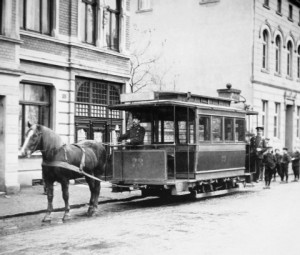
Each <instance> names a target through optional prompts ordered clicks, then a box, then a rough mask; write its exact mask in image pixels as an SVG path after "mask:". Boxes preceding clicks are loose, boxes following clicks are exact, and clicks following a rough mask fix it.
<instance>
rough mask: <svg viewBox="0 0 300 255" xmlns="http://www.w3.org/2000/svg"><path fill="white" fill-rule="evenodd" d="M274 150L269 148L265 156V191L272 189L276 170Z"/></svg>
mask: <svg viewBox="0 0 300 255" xmlns="http://www.w3.org/2000/svg"><path fill="white" fill-rule="evenodd" d="M272 149H273V147H271V146H268V147H267V151H266V152H265V153H264V155H263V162H264V164H265V187H264V188H265V189H270V184H271V180H272V176H273V172H274V171H275V168H276V158H275V155H274V154H273V151H272Z"/></svg>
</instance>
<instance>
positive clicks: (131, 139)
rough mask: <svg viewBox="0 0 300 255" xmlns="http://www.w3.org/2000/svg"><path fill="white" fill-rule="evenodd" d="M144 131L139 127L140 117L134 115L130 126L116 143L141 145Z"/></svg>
mask: <svg viewBox="0 0 300 255" xmlns="http://www.w3.org/2000/svg"><path fill="white" fill-rule="evenodd" d="M144 136H145V129H144V128H143V127H142V126H141V125H140V116H139V115H137V114H134V115H133V116H132V126H131V128H130V129H129V130H127V132H126V133H125V134H122V135H120V136H119V138H118V142H121V141H122V140H125V142H126V144H127V145H143V144H144Z"/></svg>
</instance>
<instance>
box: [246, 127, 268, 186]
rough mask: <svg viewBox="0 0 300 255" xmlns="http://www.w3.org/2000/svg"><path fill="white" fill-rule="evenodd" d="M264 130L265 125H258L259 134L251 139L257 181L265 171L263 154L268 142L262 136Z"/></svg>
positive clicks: (253, 167)
mask: <svg viewBox="0 0 300 255" xmlns="http://www.w3.org/2000/svg"><path fill="white" fill-rule="evenodd" d="M263 130H264V128H263V127H257V128H256V131H257V135H256V136H253V137H252V138H251V139H250V153H251V168H252V172H254V175H253V181H255V182H258V180H259V178H260V177H261V175H262V173H263V154H264V152H265V151H266V150H267V142H266V140H265V138H264V137H263V136H262V134H263Z"/></svg>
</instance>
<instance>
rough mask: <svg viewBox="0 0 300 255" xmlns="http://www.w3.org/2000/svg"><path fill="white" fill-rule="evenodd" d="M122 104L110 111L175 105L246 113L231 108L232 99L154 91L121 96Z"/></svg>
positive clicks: (113, 106)
mask: <svg viewBox="0 0 300 255" xmlns="http://www.w3.org/2000/svg"><path fill="white" fill-rule="evenodd" d="M120 99H121V100H120V101H121V104H117V105H111V106H109V108H110V109H116V110H129V109H132V108H136V107H143V106H144V107H147V106H148V107H150V106H159V105H173V106H182V107H195V108H199V107H200V108H218V109H224V110H225V109H226V110H228V111H239V112H246V111H245V110H243V109H239V108H235V107H231V106H230V105H231V101H232V100H231V99H228V98H222V97H211V96H204V95H195V94H191V93H182V92H172V91H171V92H169V91H153V92H145V93H131V94H129V93H128V94H121V97H120Z"/></svg>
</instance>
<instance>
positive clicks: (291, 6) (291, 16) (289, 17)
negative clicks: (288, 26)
mask: <svg viewBox="0 0 300 255" xmlns="http://www.w3.org/2000/svg"><path fill="white" fill-rule="evenodd" d="M288 20H289V21H291V22H293V21H294V20H293V5H291V4H289V8H288Z"/></svg>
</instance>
